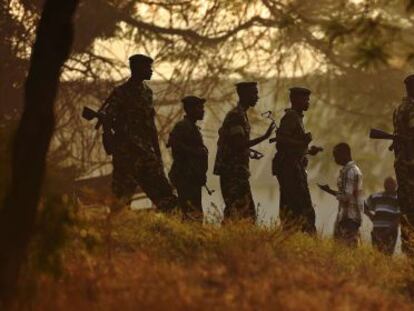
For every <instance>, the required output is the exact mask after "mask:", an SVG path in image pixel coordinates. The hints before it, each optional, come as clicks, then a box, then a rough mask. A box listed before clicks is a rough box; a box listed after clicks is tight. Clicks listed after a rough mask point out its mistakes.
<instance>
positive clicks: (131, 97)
mask: <svg viewBox="0 0 414 311" xmlns="http://www.w3.org/2000/svg"><path fill="white" fill-rule="evenodd" d="M152 63H153V60H152V59H151V58H150V57H148V56H145V55H140V54H137V55H133V56H131V57H130V58H129V65H130V69H131V77H130V78H129V79H128V80H127V81H126V82H125V83H123V84H122V85H120V86H118V87H116V88H115V89H114V90H113V92H112V93H111V95H110V96H109V98H108V99H107V100H106V102H105V103H104V105H103V106H102V108H101V112H102V113H103V114H104V115H105V119H106V124H104V131H105V132H106V133H104V137H105V134H106V136H107V137H110V139H109V140H108V141H110V142H111V143H110V144H108V143H107V146H108V145H110V149H111V150H110V152H111V153H112V164H113V176H112V190H113V193H114V194H115V196H116V197H117V199H118V200H117V201H116V203H115V205H114V206H113V207H112V208H113V209H114V210H118V209H120V208H122V207H123V206H125V205H126V204H128V203H130V201H131V197H132V195H133V194H134V192H135V191H136V188H137V186H139V187H140V188H142V190H143V191H144V192H145V193H146V195H147V196H148V197H149V198H150V199H151V201H152V202H153V203H154V204H155V205H156V206H157V208H159V209H160V210H162V211H170V210H172V209H173V208H174V207H175V206H176V205H177V198H176V197H175V196H174V195H173V192H172V188H171V186H170V184H169V182H168V180H167V178H166V177H165V174H164V169H163V163H162V159H161V152H160V147H159V142H158V135H157V129H156V127H155V122H154V116H155V110H154V105H153V95H152V90H151V89H150V88H149V87H148V86H147V85H146V84H145V82H144V81H145V80H150V79H151V76H152Z"/></svg>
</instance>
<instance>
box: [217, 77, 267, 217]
mask: <svg viewBox="0 0 414 311" xmlns="http://www.w3.org/2000/svg"><path fill="white" fill-rule="evenodd" d="M236 90H237V94H238V96H239V103H238V104H237V106H236V107H235V108H233V109H232V110H230V111H229V112H228V113H227V115H226V117H225V119H224V122H223V125H222V127H221V128H220V130H219V140H218V143H217V156H216V162H215V166H214V174H216V175H219V176H220V187H221V192H222V195H223V199H224V203H225V205H226V206H225V209H224V220H228V219H229V218H236V217H237V218H238V217H240V218H247V219H250V220H252V221H255V220H256V208H255V204H254V201H253V197H252V193H251V189H250V183H249V177H250V171H249V156H250V151H251V149H250V148H251V147H253V146H255V145H257V144H259V143H261V142H262V141H264V140H265V139H267V138H269V137H270V135H271V134H272V131H273V130H274V128H275V124H274V123H272V124H271V125H270V126H269V128H268V129H267V131H266V133H265V134H264V135H263V136H261V137H258V138H256V139H253V140H250V124H249V120H248V118H247V110H249V109H250V108H251V107H254V106H256V104H257V101H258V99H259V97H258V90H257V83H256V82H241V83H238V84H236Z"/></svg>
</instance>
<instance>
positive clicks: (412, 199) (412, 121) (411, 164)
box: [393, 75, 414, 257]
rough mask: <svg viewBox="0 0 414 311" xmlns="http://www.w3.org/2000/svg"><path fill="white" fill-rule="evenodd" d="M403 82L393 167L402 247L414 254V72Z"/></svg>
mask: <svg viewBox="0 0 414 311" xmlns="http://www.w3.org/2000/svg"><path fill="white" fill-rule="evenodd" d="M404 83H405V88H406V97H404V98H403V100H402V103H401V104H400V105H399V106H398V107H397V108H396V109H395V111H394V122H393V123H394V134H395V135H396V137H397V139H396V140H395V141H394V153H395V162H394V168H395V175H396V177H397V183H398V202H399V205H400V208H401V249H402V251H403V252H404V253H405V254H406V255H407V256H410V257H414V241H413V239H414V75H410V76H408V77H407V78H406V79H405V80H404Z"/></svg>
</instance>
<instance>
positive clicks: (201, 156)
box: [168, 116, 208, 221]
mask: <svg viewBox="0 0 414 311" xmlns="http://www.w3.org/2000/svg"><path fill="white" fill-rule="evenodd" d="M168 145H169V146H170V147H171V149H172V156H173V164H172V166H171V171H170V174H169V177H170V180H171V182H172V183H173V185H174V186H175V187H176V189H177V192H178V199H179V202H180V206H181V208H182V210H183V213H184V216H185V217H186V218H188V219H194V220H198V221H202V220H203V208H202V200H201V188H202V187H203V185H205V184H206V180H207V176H206V173H207V168H208V151H207V148H206V147H205V146H204V143H203V138H202V136H201V132H200V128H199V127H198V126H197V125H196V124H195V122H193V121H191V120H190V119H189V118H188V117H187V116H186V117H184V119H183V120H181V121H179V122H178V123H177V124H176V125H175V126H174V129H173V130H172V132H171V134H170V139H169V142H168Z"/></svg>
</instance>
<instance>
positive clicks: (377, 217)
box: [364, 177, 400, 255]
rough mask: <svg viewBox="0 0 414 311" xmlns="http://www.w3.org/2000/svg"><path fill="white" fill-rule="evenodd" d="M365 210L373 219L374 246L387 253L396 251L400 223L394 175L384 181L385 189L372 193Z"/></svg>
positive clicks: (372, 238)
mask: <svg viewBox="0 0 414 311" xmlns="http://www.w3.org/2000/svg"><path fill="white" fill-rule="evenodd" d="M364 207H365V208H364V212H365V214H366V215H367V216H368V217H369V219H370V220H371V221H372V226H373V228H372V231H371V240H372V246H374V247H375V248H376V249H378V250H379V251H380V252H383V253H384V254H387V255H392V254H393V253H394V249H395V244H396V243H397V237H398V229H399V225H400V207H399V205H398V197H397V183H396V181H395V180H394V178H392V177H388V178H387V179H385V181H384V191H383V192H378V193H373V194H371V195H370V196H369V197H368V199H367V200H366V201H365V206H364Z"/></svg>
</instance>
